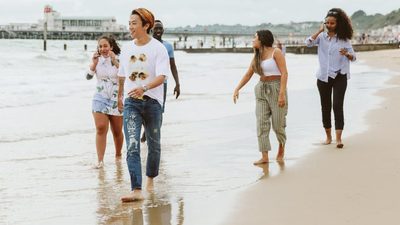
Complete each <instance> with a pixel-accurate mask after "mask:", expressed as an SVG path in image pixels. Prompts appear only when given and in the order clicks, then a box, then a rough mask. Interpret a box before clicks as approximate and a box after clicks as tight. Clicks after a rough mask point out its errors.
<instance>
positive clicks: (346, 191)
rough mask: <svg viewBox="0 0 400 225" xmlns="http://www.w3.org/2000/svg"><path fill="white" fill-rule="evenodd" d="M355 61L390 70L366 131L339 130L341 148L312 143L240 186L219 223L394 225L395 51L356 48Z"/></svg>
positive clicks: (398, 89) (399, 183)
mask: <svg viewBox="0 0 400 225" xmlns="http://www.w3.org/2000/svg"><path fill="white" fill-rule="evenodd" d="M358 60H362V61H364V62H366V63H367V64H368V65H370V66H373V67H379V68H385V69H389V70H392V71H394V72H395V73H396V74H395V77H394V78H392V79H391V80H390V81H389V83H390V84H391V85H392V86H390V87H389V88H387V89H384V90H381V91H378V92H377V93H376V94H377V95H379V96H382V97H383V98H384V101H383V102H382V103H381V104H380V106H379V108H378V109H375V110H371V111H370V112H368V114H367V117H366V121H367V124H368V130H367V131H366V132H364V133H361V134H357V135H353V136H350V137H348V136H346V133H344V144H345V147H344V149H342V150H338V149H336V148H335V144H331V145H329V146H321V147H318V148H317V149H316V151H315V153H312V154H309V155H307V156H306V157H304V158H305V159H303V160H302V161H300V162H299V163H297V165H295V166H293V167H290V168H288V169H287V170H285V171H284V172H283V173H282V174H280V175H278V176H275V177H272V178H269V179H264V180H261V181H260V182H258V183H257V184H255V185H254V186H252V187H250V188H248V189H246V190H245V191H243V192H242V193H240V194H239V196H238V197H237V201H236V202H235V204H233V205H232V206H231V207H232V211H231V212H230V216H229V217H228V219H227V220H226V221H225V222H224V223H223V224H229V225H236V224H240V225H253V224H263V225H264V224H273V225H303V224H304V225H330V224H332V225H341V224H350V225H368V224H371V225H377V224H384V225H389V224H393V225H398V224H400V137H399V134H400V50H384V51H375V52H362V53H359V54H358ZM376 79H379V77H377V78H376ZM349 82H351V80H350V81H349ZM365 101H368V99H365ZM346 113H351V112H346V111H345V114H346ZM347 123H351V121H347ZM321 132H323V130H322V129H321ZM292 151H293V149H292Z"/></svg>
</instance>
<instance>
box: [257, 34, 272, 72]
mask: <svg viewBox="0 0 400 225" xmlns="http://www.w3.org/2000/svg"><path fill="white" fill-rule="evenodd" d="M256 33H257V36H258V40H260V42H261V46H260V48H258V49H257V48H254V57H253V62H252V68H253V70H254V72H255V73H257V74H259V75H264V73H263V70H262V68H261V61H262V55H263V54H262V53H263V50H264V47H272V45H273V44H274V35H273V34H272V32H271V31H269V30H258V31H257V32H256Z"/></svg>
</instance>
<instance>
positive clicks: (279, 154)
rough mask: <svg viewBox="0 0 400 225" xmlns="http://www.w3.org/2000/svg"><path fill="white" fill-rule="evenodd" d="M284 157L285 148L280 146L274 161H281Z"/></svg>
mask: <svg viewBox="0 0 400 225" xmlns="http://www.w3.org/2000/svg"><path fill="white" fill-rule="evenodd" d="M284 156H285V148H284V147H283V146H282V145H279V150H278V155H276V161H283V157H284Z"/></svg>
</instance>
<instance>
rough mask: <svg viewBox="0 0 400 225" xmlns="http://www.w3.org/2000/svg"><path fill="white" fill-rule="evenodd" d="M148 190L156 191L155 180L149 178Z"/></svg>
mask: <svg viewBox="0 0 400 225" xmlns="http://www.w3.org/2000/svg"><path fill="white" fill-rule="evenodd" d="M146 190H147V191H149V192H152V191H154V180H153V178H151V177H147V184H146Z"/></svg>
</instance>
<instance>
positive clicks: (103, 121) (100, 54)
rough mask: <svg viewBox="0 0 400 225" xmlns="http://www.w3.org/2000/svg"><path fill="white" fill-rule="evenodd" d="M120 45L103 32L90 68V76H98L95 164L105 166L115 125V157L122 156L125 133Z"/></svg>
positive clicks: (95, 109)
mask: <svg viewBox="0 0 400 225" xmlns="http://www.w3.org/2000/svg"><path fill="white" fill-rule="evenodd" d="M120 51H121V50H120V48H119V47H118V44H117V42H116V41H115V39H114V38H113V37H111V36H101V37H100V38H99V40H98V45H97V51H96V52H95V53H94V54H93V57H92V63H91V64H90V66H89V67H90V68H89V69H90V70H89V73H88V74H87V76H86V78H87V79H91V78H92V77H93V76H94V75H96V78H97V85H96V93H95V94H94V97H93V101H92V114H93V118H94V122H95V125H96V149H97V160H98V162H97V164H96V165H95V168H101V167H103V165H104V163H103V160H104V153H105V151H106V142H107V132H108V128H109V125H111V132H112V134H113V138H114V145H115V157H116V158H117V159H119V158H120V157H121V149H122V144H123V142H124V137H123V134H122V114H121V113H120V112H119V111H118V107H117V94H118V83H117V81H118V76H117V74H118V67H119V61H118V55H119V53H120Z"/></svg>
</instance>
